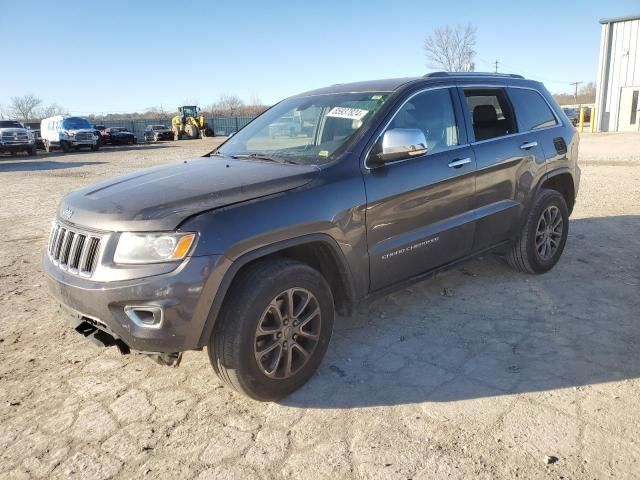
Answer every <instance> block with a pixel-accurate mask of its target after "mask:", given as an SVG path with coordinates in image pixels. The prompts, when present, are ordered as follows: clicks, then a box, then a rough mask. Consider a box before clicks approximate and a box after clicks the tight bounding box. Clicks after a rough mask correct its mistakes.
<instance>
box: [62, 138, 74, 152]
mask: <svg viewBox="0 0 640 480" xmlns="http://www.w3.org/2000/svg"><path fill="white" fill-rule="evenodd" d="M60 148H62V151H63V152H64V153H69V152H70V151H71V145H69V143H68V142H66V141H64V140H62V141H61V142H60Z"/></svg>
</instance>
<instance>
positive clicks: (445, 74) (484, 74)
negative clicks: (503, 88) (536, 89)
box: [423, 72, 524, 78]
mask: <svg viewBox="0 0 640 480" xmlns="http://www.w3.org/2000/svg"><path fill="white" fill-rule="evenodd" d="M439 77H509V78H524V77H523V76H522V75H518V74H517V73H493V72H431V73H427V74H426V75H424V76H423V78H439Z"/></svg>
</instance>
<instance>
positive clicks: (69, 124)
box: [62, 117, 93, 130]
mask: <svg viewBox="0 0 640 480" xmlns="http://www.w3.org/2000/svg"><path fill="white" fill-rule="evenodd" d="M62 128H64V129H66V130H80V129H82V128H87V129H89V130H93V129H92V128H91V124H90V123H89V120H87V119H86V118H80V117H69V118H65V119H64V120H62Z"/></svg>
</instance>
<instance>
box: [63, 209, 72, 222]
mask: <svg viewBox="0 0 640 480" xmlns="http://www.w3.org/2000/svg"><path fill="white" fill-rule="evenodd" d="M61 215H62V217H63V218H65V219H67V220H69V219H70V218H71V215H73V210H71V209H70V208H69V207H65V209H64V210H62V214H61Z"/></svg>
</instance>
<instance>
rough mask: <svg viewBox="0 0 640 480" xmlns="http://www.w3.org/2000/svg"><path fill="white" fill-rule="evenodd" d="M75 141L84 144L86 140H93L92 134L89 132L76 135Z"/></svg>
mask: <svg viewBox="0 0 640 480" xmlns="http://www.w3.org/2000/svg"><path fill="white" fill-rule="evenodd" d="M76 140H77V141H79V142H85V141H87V140H93V134H92V133H89V132H78V133H76Z"/></svg>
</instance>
